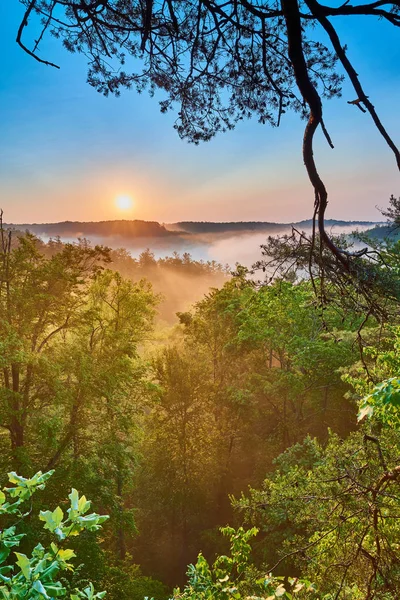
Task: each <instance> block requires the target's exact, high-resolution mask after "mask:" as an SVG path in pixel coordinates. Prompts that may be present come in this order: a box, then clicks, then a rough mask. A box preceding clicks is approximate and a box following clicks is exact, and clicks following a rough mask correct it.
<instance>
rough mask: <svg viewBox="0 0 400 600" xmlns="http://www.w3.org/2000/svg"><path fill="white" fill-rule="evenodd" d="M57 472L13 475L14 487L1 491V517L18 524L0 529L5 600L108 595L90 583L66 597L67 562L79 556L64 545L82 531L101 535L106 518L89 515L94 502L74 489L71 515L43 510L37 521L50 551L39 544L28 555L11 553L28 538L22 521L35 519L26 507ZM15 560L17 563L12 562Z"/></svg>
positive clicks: (0, 591) (92, 599)
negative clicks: (47, 537) (48, 537)
mask: <svg viewBox="0 0 400 600" xmlns="http://www.w3.org/2000/svg"><path fill="white" fill-rule="evenodd" d="M53 472H54V471H49V472H47V473H42V472H41V471H39V472H38V473H36V475H34V476H33V477H31V478H30V479H25V478H24V477H21V476H20V475H17V474H16V473H14V472H12V473H9V475H8V478H9V482H10V484H11V486H10V487H6V488H4V492H2V491H0V515H7V516H12V517H13V518H15V519H16V522H15V524H13V525H11V526H9V527H7V528H6V529H2V530H0V582H1V585H0V599H1V600H34V599H38V600H42V599H43V598H45V599H46V600H48V599H51V598H59V597H66V596H67V594H68V593H69V598H70V600H101V599H102V598H103V597H104V596H105V592H97V593H96V592H95V590H94V587H93V584H92V583H89V584H88V585H87V586H86V587H85V588H84V589H74V590H73V591H72V592H67V589H66V588H65V587H64V586H63V585H62V583H61V581H60V575H61V573H62V572H63V571H73V570H74V567H73V565H72V564H71V562H69V561H70V560H71V559H72V558H74V557H75V553H74V551H73V550H71V549H68V548H65V547H64V544H65V542H66V540H67V539H68V538H71V537H73V536H78V535H79V534H80V533H82V532H83V531H97V530H98V529H100V527H101V524H102V523H104V521H106V520H107V519H108V516H107V515H98V514H96V513H89V512H88V511H89V509H90V504H91V503H90V501H89V500H87V499H86V498H85V496H81V497H80V496H79V494H78V492H77V491H76V490H75V489H72V491H71V493H70V494H69V496H68V498H69V500H70V507H69V508H68V510H67V514H64V512H63V510H62V509H61V508H60V507H59V506H57V508H55V510H53V511H51V510H45V511H43V510H41V511H40V515H39V518H40V520H41V521H43V522H44V529H46V530H48V531H49V532H50V533H51V534H52V537H53V541H52V542H51V543H50V546H49V548H45V547H44V546H43V545H42V544H41V543H38V544H37V545H36V546H35V547H34V548H33V550H32V552H31V555H30V556H27V555H26V554H23V553H21V552H16V551H12V549H13V548H18V546H19V545H20V542H21V539H22V538H23V536H24V535H25V534H24V533H19V532H18V530H19V528H20V525H21V523H22V521H23V520H24V519H25V518H27V517H28V516H29V515H30V514H31V510H32V502H31V508H30V509H29V508H28V510H26V509H25V512H24V505H25V506H26V503H27V502H29V501H30V500H31V498H32V496H33V494H34V493H35V492H36V491H37V490H43V489H44V487H45V485H46V481H47V480H48V479H49V478H50V477H51V475H52V474H53ZM12 555H14V556H15V557H16V560H13V558H11V556H12Z"/></svg>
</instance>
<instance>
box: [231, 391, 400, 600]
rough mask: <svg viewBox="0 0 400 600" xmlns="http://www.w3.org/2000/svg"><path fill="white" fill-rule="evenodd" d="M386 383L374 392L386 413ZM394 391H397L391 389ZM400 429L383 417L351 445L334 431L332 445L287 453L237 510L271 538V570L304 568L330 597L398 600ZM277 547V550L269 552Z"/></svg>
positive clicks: (315, 445) (307, 444) (353, 437)
mask: <svg viewBox="0 0 400 600" xmlns="http://www.w3.org/2000/svg"><path fill="white" fill-rule="evenodd" d="M387 391H388V386H387V384H385V385H383V386H382V387H380V388H378V389H377V390H376V392H375V398H376V405H377V406H379V407H380V410H382V414H383V412H384V404H385V393H386V392H387ZM389 393H390V391H389ZM399 446H400V430H399V428H397V429H395V428H393V427H391V419H382V420H381V424H380V433H379V436H376V435H372V433H371V431H370V430H369V429H364V430H360V431H358V432H355V433H353V434H351V435H350V436H349V437H348V438H346V439H345V440H343V439H341V438H339V437H338V436H337V435H335V434H333V433H331V434H330V437H329V440H328V443H327V445H326V446H322V445H321V444H319V443H318V442H317V440H315V439H314V440H313V439H311V438H308V439H307V440H306V441H305V442H304V444H302V445H297V446H296V447H294V448H293V449H289V450H288V451H286V452H285V453H284V454H283V455H282V456H281V457H279V460H278V470H277V471H276V472H275V473H274V474H272V475H270V476H269V477H268V478H267V479H266V480H265V481H264V484H263V487H262V489H261V490H252V491H251V493H250V496H249V497H246V496H243V497H242V498H241V500H239V501H237V502H236V506H237V507H238V508H239V509H241V510H242V511H244V513H245V515H246V519H247V521H248V522H249V523H250V524H256V525H257V526H258V527H259V528H260V530H261V531H262V533H263V534H264V536H265V541H264V560H267V561H268V563H269V568H272V569H273V570H274V572H275V569H276V568H277V567H278V568H280V569H282V568H284V569H288V568H289V569H298V570H299V571H300V572H301V573H302V575H304V576H306V577H307V578H309V579H310V580H311V581H313V582H315V583H316V585H317V586H318V589H319V591H320V592H321V593H322V597H323V598H324V599H326V600H332V599H334V598H335V599H337V598H351V599H352V600H364V599H366V598H369V597H372V596H370V594H371V593H372V592H373V597H374V598H376V599H382V600H395V598H397V593H396V590H398V587H399V585H400V570H399V567H398V560H397V553H398V548H399V546H398V540H399V537H400V524H399V520H398V510H399V499H398V489H399V483H400V465H399V464H398V448H399ZM271 544H273V545H274V547H275V549H276V550H277V552H278V556H276V554H275V556H274V555H273V554H272V556H271V554H270V553H269V552H268V550H269V548H270V546H271Z"/></svg>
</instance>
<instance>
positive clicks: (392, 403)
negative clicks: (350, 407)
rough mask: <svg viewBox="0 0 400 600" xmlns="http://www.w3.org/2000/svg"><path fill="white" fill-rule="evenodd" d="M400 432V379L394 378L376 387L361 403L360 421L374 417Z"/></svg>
mask: <svg viewBox="0 0 400 600" xmlns="http://www.w3.org/2000/svg"><path fill="white" fill-rule="evenodd" d="M372 416H374V418H375V419H376V420H377V421H378V422H380V423H384V424H385V425H389V426H390V427H393V428H396V429H397V430H398V431H399V430H400V379H399V378H398V377H392V378H391V379H388V380H386V381H384V382H383V383H380V384H379V385H377V386H376V387H375V389H374V390H373V392H372V393H371V394H368V396H365V397H364V398H363V399H362V400H361V401H360V412H359V414H358V420H359V421H362V420H363V419H365V418H366V417H372Z"/></svg>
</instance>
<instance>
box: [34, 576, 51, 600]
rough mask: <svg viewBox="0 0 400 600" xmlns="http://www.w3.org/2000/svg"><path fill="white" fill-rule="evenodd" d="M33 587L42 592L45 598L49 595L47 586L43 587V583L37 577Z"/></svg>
mask: <svg viewBox="0 0 400 600" xmlns="http://www.w3.org/2000/svg"><path fill="white" fill-rule="evenodd" d="M32 588H33V589H34V590H35V591H36V592H38V593H39V594H41V595H42V596H44V597H45V598H48V597H49V595H48V593H47V592H46V590H45V588H44V587H43V583H42V582H41V581H40V580H39V579H37V580H36V581H35V582H34V584H33V585H32Z"/></svg>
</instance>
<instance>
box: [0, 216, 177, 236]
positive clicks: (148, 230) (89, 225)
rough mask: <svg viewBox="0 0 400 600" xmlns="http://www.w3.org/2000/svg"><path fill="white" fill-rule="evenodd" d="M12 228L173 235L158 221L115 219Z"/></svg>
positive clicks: (42, 232)
mask: <svg viewBox="0 0 400 600" xmlns="http://www.w3.org/2000/svg"><path fill="white" fill-rule="evenodd" d="M6 227H10V228H12V229H17V230H20V231H21V230H22V231H26V230H28V231H30V232H32V233H35V234H37V235H39V236H40V235H46V236H50V237H51V236H61V237H69V238H78V237H85V236H101V237H111V236H120V237H122V238H125V239H131V238H159V237H170V236H171V235H173V233H172V232H171V231H168V230H167V229H166V228H165V227H164V225H160V223H158V222H157V221H141V220H137V219H135V220H131V221H130V220H122V219H121V220H114V221H62V222H61V223H24V224H8V225H6Z"/></svg>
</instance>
